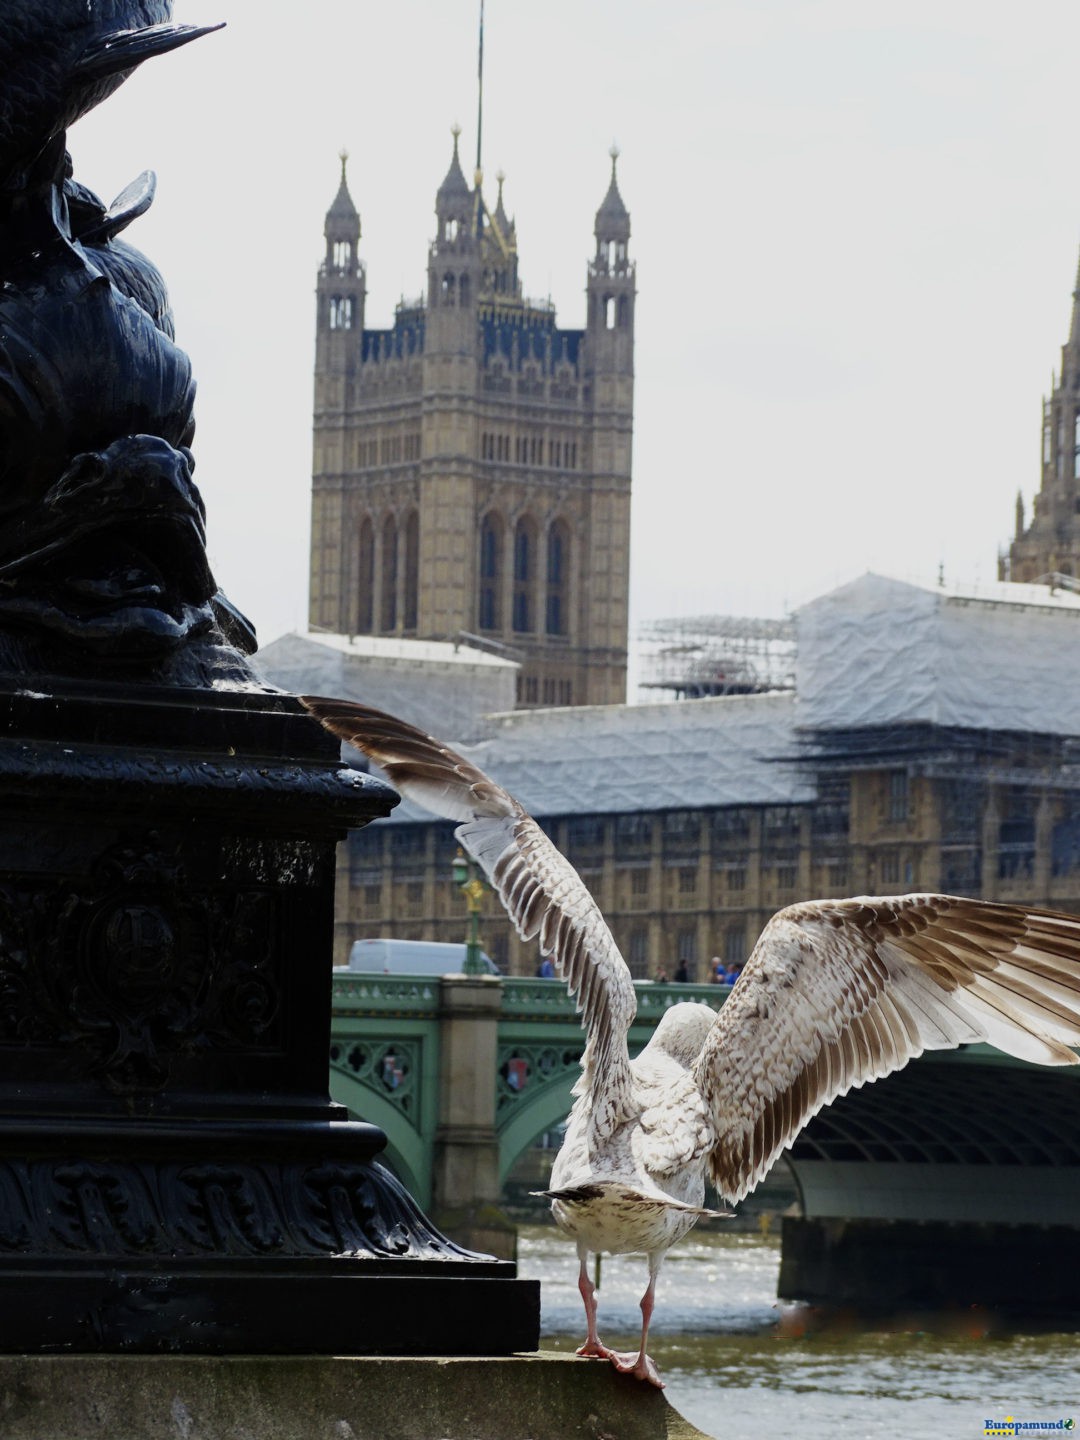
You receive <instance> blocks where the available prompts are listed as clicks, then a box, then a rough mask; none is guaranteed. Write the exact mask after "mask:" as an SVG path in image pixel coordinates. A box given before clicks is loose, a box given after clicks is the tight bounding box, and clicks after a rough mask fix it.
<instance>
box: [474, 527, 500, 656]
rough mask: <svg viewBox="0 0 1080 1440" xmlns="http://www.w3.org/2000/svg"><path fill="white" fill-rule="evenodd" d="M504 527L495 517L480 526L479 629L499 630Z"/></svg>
mask: <svg viewBox="0 0 1080 1440" xmlns="http://www.w3.org/2000/svg"><path fill="white" fill-rule="evenodd" d="M502 552H503V525H502V521H501V520H500V519H499V517H498V515H485V516H484V520H483V524H482V525H481V526H480V593H479V596H478V604H477V617H476V618H477V625H478V626H479V628H480V629H481V630H501V629H502V616H501V614H500V610H501V608H502V607H501V606H500V604H499V594H500V591H501V589H502V570H503V553H502Z"/></svg>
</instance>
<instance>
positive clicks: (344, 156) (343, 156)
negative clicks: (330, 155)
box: [338, 145, 349, 185]
mask: <svg viewBox="0 0 1080 1440" xmlns="http://www.w3.org/2000/svg"><path fill="white" fill-rule="evenodd" d="M338 159H339V160H340V161H341V183H342V184H343V185H344V184H345V166H346V165H347V164H348V162H349V152H348V150H346V149H345V146H344V145H343V146H342V147H341V149H340V150H339V151H338Z"/></svg>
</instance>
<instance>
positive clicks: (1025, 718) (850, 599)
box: [795, 574, 1080, 735]
mask: <svg viewBox="0 0 1080 1440" xmlns="http://www.w3.org/2000/svg"><path fill="white" fill-rule="evenodd" d="M795 618H796V625H797V631H798V665H797V693H798V701H797V717H798V724H799V726H800V727H803V728H806V729H820V728H840V729H855V728H857V727H860V726H866V725H893V724H913V723H919V722H925V723H929V724H934V725H950V726H961V727H965V728H971V729H976V730H1005V731H1027V732H1033V733H1039V734H1058V735H1080V596H1078V595H1076V594H1073V593H1070V592H1068V591H1062V590H1057V591H1054V590H1050V589H1048V588H1046V587H1044V586H1039V585H1015V584H1005V583H998V584H987V585H982V586H979V587H972V588H969V589H966V590H964V589H948V588H945V587H943V586H934V585H918V584H913V583H910V582H907V581H902V580H892V579H888V578H886V577H885V576H882V575H873V574H868V575H863V576H861V577H860V578H859V579H858V580H854V581H852V582H851V584H849V585H844V586H842V587H841V588H840V589H838V590H834V591H832V592H830V593H829V594H828V595H823V596H821V597H820V598H819V599H817V600H812V601H811V602H810V603H809V604H808V605H804V606H803V607H802V608H801V609H800V610H799V611H798V612H797V614H796V617H795Z"/></svg>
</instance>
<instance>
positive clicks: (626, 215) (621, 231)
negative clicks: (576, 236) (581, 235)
mask: <svg viewBox="0 0 1080 1440" xmlns="http://www.w3.org/2000/svg"><path fill="white" fill-rule="evenodd" d="M608 153H609V154H610V156H611V181H610V183H609V185H608V188H607V194H606V195H605V196H604V198H603V200H602V202H601V204H600V209H599V210H597V212H596V227H595V233H596V239H597V242H599V241H600V240H601V239H603V240H605V241H615V242H618V241H621V242H622V244H623V247H624V250H625V246H626V242H627V241H628V240H629V239H630V211H629V210H627V208H626V206H625V204H624V203H623V198H622V196H621V195H620V194H619V177H618V175H617V173H616V166H617V164H618V160H619V147H618V146H617V145H613V146H612V147H611V149H610V151H609V152H608Z"/></svg>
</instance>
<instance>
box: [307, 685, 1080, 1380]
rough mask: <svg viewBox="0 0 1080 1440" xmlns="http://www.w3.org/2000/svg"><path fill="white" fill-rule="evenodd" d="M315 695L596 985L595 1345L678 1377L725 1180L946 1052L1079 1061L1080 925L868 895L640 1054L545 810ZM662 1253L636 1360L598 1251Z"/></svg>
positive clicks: (815, 916) (572, 1133) (590, 1318)
mask: <svg viewBox="0 0 1080 1440" xmlns="http://www.w3.org/2000/svg"><path fill="white" fill-rule="evenodd" d="M300 698H301V701H302V703H303V704H304V705H305V706H306V708H307V709H308V710H309V711H310V712H311V713H312V715H314V716H315V718H316V719H318V720H319V721H321V722H322V724H323V725H324V726H326V728H327V729H328V730H330V731H331V732H332V733H333V734H335V735H337V736H339V737H340V738H341V739H343V740H346V741H348V743H349V744H350V745H353V746H355V747H356V748H357V749H358V750H361V751H362V752H363V753H364V754H365V755H367V756H369V757H370V759H371V760H373V761H374V762H375V763H376V764H377V765H379V766H380V767H381V768H382V770H384V771H385V772H386V774H387V776H388V777H389V779H390V781H391V783H392V784H393V785H394V786H395V787H396V788H397V789H399V790H400V791H401V793H402V794H403V795H405V796H407V797H408V798H409V799H410V800H413V801H415V802H416V803H418V804H420V805H422V806H424V807H425V808H426V809H429V810H431V811H433V812H434V813H435V814H437V815H441V816H443V817H444V818H445V819H448V820H454V821H457V822H458V824H457V829H456V831H455V834H456V836H457V839H458V840H459V842H460V843H461V845H462V846H463V847H464V848H465V849H466V850H467V851H468V852H469V854H470V855H472V856H473V858H474V859H475V860H476V861H477V862H478V863H479V864H480V866H481V867H482V868H483V870H484V872H485V874H486V875H487V877H488V880H489V881H490V883H491V886H492V888H493V889H494V890H495V892H496V893H497V894H498V896H499V898H500V900H501V901H502V903H503V905H504V907H505V908H506V911H507V914H508V915H509V917H510V919H511V920H512V921H513V923H514V926H515V927H516V929H517V932H518V934H519V935H520V936H521V938H522V939H523V940H533V939H536V940H537V941H538V942H539V948H540V952H541V954H543V955H550V956H551V959H552V961H553V963H554V966H555V970H556V973H557V974H558V975H559V976H560V977H561V978H562V979H563V980H565V982H566V985H567V988H568V989H569V991H570V993H571V994H572V995H573V996H575V998H576V1001H577V1006H578V1009H579V1011H580V1013H581V1016H582V1026H583V1028H584V1030H585V1036H586V1039H585V1049H584V1054H583V1055H582V1059H581V1076H580V1077H579V1079H578V1081H577V1083H576V1085H575V1087H574V1094H575V1096H576V1098H575V1101H574V1107H573V1110H572V1112H571V1115H570V1120H569V1123H568V1126H567V1131H566V1138H565V1141H564V1143H563V1146H562V1149H561V1150H560V1151H559V1154H558V1156H557V1158H556V1161H555V1165H554V1167H553V1169H552V1173H551V1182H550V1184H551V1188H550V1189H549V1190H547V1191H544V1192H542V1193H543V1194H545V1195H547V1196H548V1197H549V1198H550V1199H551V1209H552V1214H553V1216H554V1219H555V1223H556V1224H557V1225H558V1227H559V1229H560V1230H562V1231H563V1232H565V1233H566V1234H567V1235H568V1236H569V1237H570V1238H571V1239H572V1240H573V1241H574V1243H575V1245H576V1246H577V1253H578V1261H579V1275H578V1288H579V1290H580V1293H581V1297H582V1301H583V1303H584V1306H585V1318H586V1325H587V1335H586V1340H585V1343H584V1344H583V1345H582V1346H581V1347H580V1349H579V1350H578V1352H577V1353H578V1354H579V1355H584V1356H593V1357H598V1358H602V1359H607V1360H610V1361H611V1362H612V1363H613V1364H614V1365H615V1367H616V1368H617V1369H618V1370H621V1371H624V1372H626V1373H628V1374H631V1375H633V1376H635V1377H636V1378H637V1379H639V1380H642V1381H646V1382H648V1383H650V1384H653V1385H657V1386H662V1385H663V1381H662V1380H661V1379H660V1376H659V1373H658V1371H657V1369H656V1366H655V1364H654V1363H653V1361H652V1360H651V1358H650V1357H649V1355H648V1354H647V1353H646V1342H647V1340H648V1333H649V1322H650V1320H651V1318H652V1313H653V1303H654V1297H655V1290H656V1279H657V1275H658V1273H659V1270H660V1266H661V1264H662V1262H663V1259H664V1256H665V1255H666V1253H667V1251H668V1250H669V1249H670V1248H671V1246H672V1245H674V1244H675V1243H676V1242H677V1241H678V1240H680V1239H681V1238H682V1237H683V1236H684V1235H685V1234H687V1232H688V1231H689V1230H690V1229H691V1228H692V1227H693V1226H694V1225H695V1224H696V1223H697V1221H698V1220H699V1219H700V1218H701V1217H702V1216H705V1215H715V1214H717V1213H718V1212H716V1211H713V1210H709V1209H706V1208H705V1206H704V1200H705V1179H706V1174H707V1175H708V1176H709V1178H710V1179H711V1181H712V1183H713V1184H714V1185H715V1187H716V1189H717V1191H718V1192H719V1193H720V1195H721V1196H722V1197H723V1198H724V1199H725V1200H726V1201H728V1202H729V1203H731V1204H735V1203H737V1202H738V1201H739V1200H741V1199H743V1197H744V1196H745V1195H747V1194H748V1193H749V1192H750V1191H751V1190H752V1189H753V1188H754V1187H755V1186H756V1185H757V1184H758V1182H759V1181H760V1180H761V1179H762V1178H763V1177H764V1176H765V1175H766V1173H767V1172H768V1171H769V1169H770V1167H771V1166H772V1165H773V1163H774V1161H775V1160H776V1159H777V1158H778V1157H779V1155H780V1154H781V1152H782V1151H783V1150H784V1149H786V1148H788V1147H790V1146H791V1145H792V1144H793V1143H794V1141H795V1139H796V1137H797V1136H798V1134H799V1132H800V1131H801V1130H802V1129H803V1127H804V1126H805V1125H806V1124H807V1123H808V1121H809V1120H810V1119H811V1118H812V1117H813V1116H814V1115H816V1114H817V1113H818V1111H819V1110H821V1109H822V1108H823V1107H824V1106H826V1105H828V1104H830V1102H832V1101H833V1100H836V1099H837V1098H838V1097H839V1096H841V1095H844V1094H846V1093H847V1092H848V1091H849V1090H851V1089H853V1088H855V1087H857V1086H860V1085H865V1084H866V1083H867V1082H868V1081H871V1080H880V1079H882V1078H883V1077H884V1076H886V1075H889V1074H891V1073H892V1072H893V1071H896V1070H899V1069H901V1068H902V1067H903V1066H904V1065H906V1064H907V1063H908V1061H909V1060H913V1059H914V1058H915V1057H916V1056H917V1055H921V1054H922V1053H923V1051H925V1050H949V1049H954V1048H955V1047H956V1046H958V1045H965V1044H970V1043H973V1042H978V1041H982V1042H988V1043H990V1044H992V1045H994V1046H996V1047H997V1048H998V1049H1000V1050H1004V1051H1005V1052H1006V1053H1007V1054H1009V1055H1013V1056H1016V1057H1017V1058H1019V1059H1021V1060H1029V1061H1035V1062H1037V1063H1040V1064H1044V1065H1074V1064H1076V1063H1077V1056H1076V1055H1075V1054H1074V1053H1073V1050H1072V1049H1071V1048H1070V1047H1075V1046H1080V918H1077V917H1075V916H1071V915H1061V914H1057V913H1054V912H1052V911H1047V910H1035V909H1030V908H1028V907H1026V906H1023V905H1005V904H996V903H993V902H990V901H980V900H971V899H965V898H961V897H959V896H953V895H931V894H918V895H889V896H879V897H867V896H859V897H856V898H855V899H850V900H816V901H809V902H805V903H802V904H796V905H790V906H788V907H787V908H785V909H783V910H781V911H779V912H778V913H777V914H776V915H774V916H773V918H772V919H771V920H770V921H769V923H768V924H767V925H766V927H765V929H764V930H763V931H762V934H761V937H760V938H759V940H758V942H757V944H756V946H755V947H754V950H753V952H752V953H751V955H750V958H749V960H748V961H747V962H746V965H745V966H744V968H743V972H742V975H741V976H740V978H739V980H738V982H737V983H736V985H735V986H734V987H733V989H732V991H731V994H730V996H729V997H728V999H727V1001H726V1003H725V1004H724V1006H723V1008H722V1009H721V1010H720V1011H719V1013H717V1012H716V1011H714V1010H713V1009H711V1008H710V1007H709V1006H708V1005H701V1004H676V1005H672V1006H671V1007H670V1008H669V1009H668V1010H667V1011H666V1012H665V1014H664V1016H663V1018H662V1019H661V1021H660V1023H659V1024H658V1025H657V1027H656V1030H655V1031H654V1033H653V1036H652V1039H651V1040H650V1041H649V1043H648V1045H646V1047H645V1048H644V1050H643V1051H642V1052H641V1053H640V1055H638V1056H637V1058H636V1059H634V1060H631V1059H630V1056H629V1052H628V1048H627V1034H628V1031H629V1029H630V1024H631V1022H632V1021H633V1018H634V1014H635V1010H636V1000H635V995H634V986H633V981H632V979H631V976H630V971H629V970H628V968H627V966H626V964H625V962H624V961H623V958H622V956H621V955H620V954H619V950H618V946H617V945H616V944H615V940H614V938H613V936H612V934H611V931H610V930H609V929H608V927H607V924H606V923H605V921H604V918H603V916H602V915H601V913H600V910H599V909H598V907H597V905H596V903H595V902H594V900H593V899H592V896H591V895H590V894H589V892H588V890H587V889H586V887H585V885H584V884H583V883H582V880H581V878H580V876H579V875H578V874H577V872H576V871H575V870H574V868H573V866H572V865H571V864H570V862H569V861H568V860H567V859H566V858H565V856H563V855H562V854H561V853H560V852H559V850H557V849H556V847H555V846H554V845H553V844H552V842H551V840H550V839H549V838H548V837H547V835H545V833H544V831H543V830H542V829H541V828H540V826H539V825H538V824H537V823H536V821H535V820H534V819H533V818H532V817H531V816H530V815H529V814H528V813H527V812H526V810H525V809H524V807H523V806H522V805H521V804H520V803H519V802H518V801H517V800H515V799H514V798H513V796H511V795H509V794H508V793H507V791H505V790H504V789H503V788H502V787H501V786H500V785H498V784H497V783H496V782H495V781H494V780H492V779H490V778H489V777H488V776H487V775H485V774H484V772H483V771H482V770H480V769H479V768H478V767H477V766H476V765H474V764H473V763H472V762H471V761H470V760H468V759H466V758H465V757H464V756H462V755H459V754H456V753H455V752H454V751H453V750H451V749H450V748H449V747H448V746H446V745H443V744H441V743H440V742H439V741H438V740H435V739H433V738H432V737H431V736H429V735H425V734H424V733H423V732H422V731H420V730H417V729H415V728H414V727H413V726H411V725H408V724H406V723H405V722H404V721H401V720H397V719H394V718H393V717H392V716H389V715H386V714H384V713H382V712H381V711H378V710H374V709H370V708H369V707H367V706H364V705H357V704H352V703H350V702H347V701H342V700H327V699H320V698H316V697H312V696H302V697H300ZM600 1252H607V1253H610V1254H616V1255H623V1254H643V1255H645V1256H646V1258H647V1261H648V1276H649V1278H648V1286H647V1289H646V1290H645V1293H644V1295H643V1296H642V1299H641V1321H642V1323H641V1344H640V1347H639V1349H638V1351H637V1353H636V1354H634V1353H633V1352H630V1353H622V1352H617V1351H613V1350H610V1349H608V1347H607V1346H606V1345H604V1344H602V1343H601V1341H600V1338H599V1336H598V1334H597V1324H596V1311H597V1305H596V1296H595V1291H594V1286H593V1283H592V1281H591V1279H590V1277H589V1273H588V1264H587V1261H588V1256H589V1254H590V1253H600Z"/></svg>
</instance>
